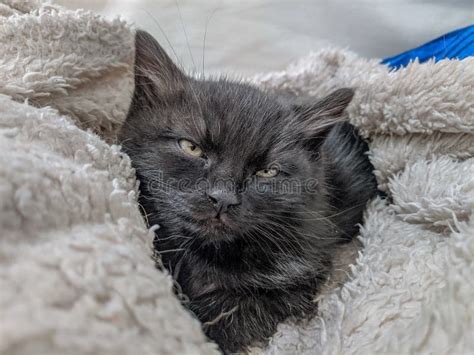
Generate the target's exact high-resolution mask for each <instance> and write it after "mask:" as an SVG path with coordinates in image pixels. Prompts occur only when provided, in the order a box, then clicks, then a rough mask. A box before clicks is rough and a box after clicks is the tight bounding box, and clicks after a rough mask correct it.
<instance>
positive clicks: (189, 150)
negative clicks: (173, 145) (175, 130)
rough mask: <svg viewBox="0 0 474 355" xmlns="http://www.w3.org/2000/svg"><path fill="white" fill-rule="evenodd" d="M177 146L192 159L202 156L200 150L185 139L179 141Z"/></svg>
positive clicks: (202, 153)
mask: <svg viewBox="0 0 474 355" xmlns="http://www.w3.org/2000/svg"><path fill="white" fill-rule="evenodd" d="M178 144H179V146H180V147H181V149H182V150H183V151H184V152H185V153H186V154H189V155H191V156H193V157H198V158H199V157H202V156H203V155H204V152H203V151H202V149H201V148H199V146H198V145H196V144H194V143H193V142H191V141H188V140H187V139H180V140H179V141H178Z"/></svg>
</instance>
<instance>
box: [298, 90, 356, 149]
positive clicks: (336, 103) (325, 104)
mask: <svg viewBox="0 0 474 355" xmlns="http://www.w3.org/2000/svg"><path fill="white" fill-rule="evenodd" d="M353 96H354V90H352V89H349V88H342V89H338V90H336V91H334V92H332V93H331V94H329V95H328V96H326V97H325V98H323V99H320V100H318V101H317V102H315V103H314V104H302V105H298V106H296V107H294V110H295V112H296V118H297V120H296V125H297V128H298V129H299V130H300V132H301V133H302V134H303V135H304V136H305V137H306V138H307V139H313V140H316V141H317V142H320V143H322V142H323V141H324V139H325V138H326V136H327V134H328V133H329V131H330V130H331V129H332V127H333V126H334V125H335V124H336V123H338V122H343V121H345V117H344V110H345V109H346V107H347V106H348V105H349V103H350V102H351V100H352V97H353Z"/></svg>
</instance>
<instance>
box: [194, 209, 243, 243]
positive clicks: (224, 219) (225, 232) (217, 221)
mask: <svg viewBox="0 0 474 355" xmlns="http://www.w3.org/2000/svg"><path fill="white" fill-rule="evenodd" d="M196 223H197V224H198V226H199V228H200V230H201V231H202V235H203V236H205V237H206V239H210V240H213V241H218V240H228V239H229V238H230V239H232V236H233V235H234V231H235V229H234V222H233V221H232V219H231V218H230V217H229V216H228V215H227V214H222V215H219V216H213V217H208V218H196Z"/></svg>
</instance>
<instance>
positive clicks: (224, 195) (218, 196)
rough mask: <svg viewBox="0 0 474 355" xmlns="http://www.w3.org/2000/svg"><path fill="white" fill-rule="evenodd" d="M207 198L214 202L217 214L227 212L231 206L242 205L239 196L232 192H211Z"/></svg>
mask: <svg viewBox="0 0 474 355" xmlns="http://www.w3.org/2000/svg"><path fill="white" fill-rule="evenodd" d="M207 197H208V198H209V200H210V201H211V202H212V205H213V206H214V209H215V210H216V212H217V214H219V213H222V212H225V211H227V210H228V209H229V207H231V206H236V205H238V204H240V201H239V198H238V196H237V194H236V193H235V192H232V191H227V190H222V189H215V190H211V191H209V192H208V193H207Z"/></svg>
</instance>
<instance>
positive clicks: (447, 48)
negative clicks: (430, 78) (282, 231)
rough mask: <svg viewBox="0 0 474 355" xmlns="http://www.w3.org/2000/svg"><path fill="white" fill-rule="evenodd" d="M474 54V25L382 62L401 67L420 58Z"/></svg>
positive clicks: (458, 56)
mask: <svg viewBox="0 0 474 355" xmlns="http://www.w3.org/2000/svg"><path fill="white" fill-rule="evenodd" d="M473 55H474V25H472V26H468V27H465V28H461V29H459V30H456V31H453V32H449V33H448V34H445V35H443V36H441V37H439V38H436V39H435V40H432V41H431V42H428V43H426V44H423V45H422V46H420V47H418V48H414V49H411V50H409V51H406V52H404V53H401V54H398V55H396V56H394V57H389V58H385V59H384V60H382V64H386V65H388V66H389V67H390V68H393V69H399V68H401V67H405V66H406V65H407V64H408V63H410V62H412V61H413V60H415V58H418V60H419V61H420V62H421V63H423V62H426V61H427V60H428V59H431V58H434V59H435V61H438V60H441V59H446V58H449V59H464V58H466V57H469V56H473Z"/></svg>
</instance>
